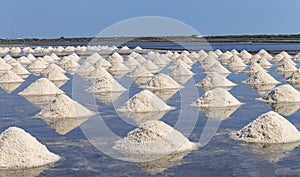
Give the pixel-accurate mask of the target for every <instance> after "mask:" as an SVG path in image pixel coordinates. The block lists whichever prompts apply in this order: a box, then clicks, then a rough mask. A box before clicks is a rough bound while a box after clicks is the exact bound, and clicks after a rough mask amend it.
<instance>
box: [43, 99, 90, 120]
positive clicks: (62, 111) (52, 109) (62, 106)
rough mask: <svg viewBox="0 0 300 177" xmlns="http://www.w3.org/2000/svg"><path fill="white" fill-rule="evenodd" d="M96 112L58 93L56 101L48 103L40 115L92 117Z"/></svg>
mask: <svg viewBox="0 0 300 177" xmlns="http://www.w3.org/2000/svg"><path fill="white" fill-rule="evenodd" d="M94 114H95V113H94V112H92V111H90V110H88V109H87V108H85V107H84V106H82V105H81V104H79V103H78V102H76V101H74V100H72V99H71V98H70V97H68V96H67V95H64V94H61V95H58V96H57V97H56V98H55V100H54V101H52V102H51V103H50V104H48V105H47V106H46V107H45V108H44V109H42V110H41V112H40V113H39V114H38V116H40V117H43V118H57V119H63V118H76V117H90V116H92V115H94Z"/></svg>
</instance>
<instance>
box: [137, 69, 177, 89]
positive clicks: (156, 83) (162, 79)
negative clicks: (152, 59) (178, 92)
mask: <svg viewBox="0 0 300 177" xmlns="http://www.w3.org/2000/svg"><path fill="white" fill-rule="evenodd" d="M141 87H142V88H145V89H153V90H157V89H159V90H160V89H180V88H182V86H181V85H180V84H178V83H177V82H176V81H175V80H173V79H172V78H171V77H170V76H168V75H165V74H163V73H160V74H157V75H155V76H153V77H151V78H150V79H149V80H148V81H147V82H146V83H144V84H143V85H142V86H141Z"/></svg>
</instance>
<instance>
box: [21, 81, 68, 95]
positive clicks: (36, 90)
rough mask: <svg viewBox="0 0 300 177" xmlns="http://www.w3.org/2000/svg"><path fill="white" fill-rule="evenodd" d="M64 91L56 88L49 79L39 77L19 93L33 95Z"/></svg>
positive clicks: (54, 93) (53, 93)
mask: <svg viewBox="0 0 300 177" xmlns="http://www.w3.org/2000/svg"><path fill="white" fill-rule="evenodd" d="M62 93H64V92H63V91H62V90H60V89H59V88H57V87H56V86H55V85H54V84H53V83H52V82H51V81H49V80H48V79H46V78H40V79H38V80H36V81H34V82H33V83H32V84H30V85H29V86H28V87H27V88H25V89H24V90H23V91H22V92H20V93H19V95H22V96H34V95H57V94H62Z"/></svg>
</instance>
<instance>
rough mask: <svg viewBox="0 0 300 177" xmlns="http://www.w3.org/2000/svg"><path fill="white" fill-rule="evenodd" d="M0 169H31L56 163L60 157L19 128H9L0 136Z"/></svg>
mask: <svg viewBox="0 0 300 177" xmlns="http://www.w3.org/2000/svg"><path fill="white" fill-rule="evenodd" d="M0 156H1V158H0V168H11V169H12V168H13V169H16V168H33V167H39V166H44V165H47V164H50V163H54V162H57V161H58V160H59V159H60V157H59V156H58V155H55V154H53V153H51V152H49V150H48V149H47V147H46V146H44V145H42V144H41V143H40V142H39V141H38V140H37V139H36V138H34V137H33V136H31V135H30V134H29V133H27V132H25V131H24V130H23V129H21V128H17V127H10V128H8V129H6V130H5V131H4V132H2V133H1V135H0Z"/></svg>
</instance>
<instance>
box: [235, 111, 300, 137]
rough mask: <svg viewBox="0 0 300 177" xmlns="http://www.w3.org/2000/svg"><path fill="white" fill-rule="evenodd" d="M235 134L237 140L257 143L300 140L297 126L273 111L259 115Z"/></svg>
mask: <svg viewBox="0 0 300 177" xmlns="http://www.w3.org/2000/svg"><path fill="white" fill-rule="evenodd" d="M236 135H237V139H239V140H243V141H247V142H257V143H289V142H295V141H299V140H300V133H299V131H298V130H297V128H296V127H295V126H294V125H293V124H291V123H290V122H289V121H288V120H287V119H285V118H284V117H282V116H280V115H279V114H278V113H276V112H274V111H270V112H268V113H265V114H263V115H261V116H259V117H258V118H257V119H256V120H254V121H253V122H251V123H250V124H248V125H246V126H245V127H244V128H242V129H241V130H240V131H238V133H237V134H236Z"/></svg>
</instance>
